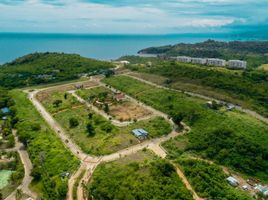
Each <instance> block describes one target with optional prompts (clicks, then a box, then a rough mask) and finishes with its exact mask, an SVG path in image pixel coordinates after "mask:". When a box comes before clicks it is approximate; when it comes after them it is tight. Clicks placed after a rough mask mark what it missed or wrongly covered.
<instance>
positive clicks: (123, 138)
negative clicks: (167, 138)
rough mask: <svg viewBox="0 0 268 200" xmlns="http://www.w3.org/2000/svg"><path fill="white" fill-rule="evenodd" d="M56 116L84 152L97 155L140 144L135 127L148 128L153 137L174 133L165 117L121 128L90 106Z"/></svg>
mask: <svg viewBox="0 0 268 200" xmlns="http://www.w3.org/2000/svg"><path fill="white" fill-rule="evenodd" d="M54 117H55V119H56V120H57V121H58V122H59V123H60V124H61V125H62V126H63V127H64V129H65V130H66V131H67V133H69V134H70V136H71V137H72V138H73V139H74V141H75V142H76V143H77V144H78V145H79V146H80V147H81V148H82V149H83V151H85V152H87V153H90V154H95V155H103V154H110V153H113V152H116V151H118V150H121V149H124V148H127V147H129V146H131V145H134V144H137V143H138V142H139V140H138V139H137V138H135V137H134V136H133V135H132V133H131V131H132V130H133V129H135V128H144V129H145V130H147V131H148V132H149V136H150V137H151V138H153V137H159V136H161V135H165V134H168V133H170V132H171V127H170V124H169V123H168V122H167V121H165V119H163V118H161V117H155V118H152V119H149V120H144V121H140V122H136V123H133V124H131V125H129V126H126V127H122V128H119V127H116V126H114V125H113V124H112V123H111V122H110V121H108V120H106V119H105V118H103V117H102V116H100V115H97V114H94V113H93V111H91V110H89V109H88V108H87V107H79V108H73V109H68V110H66V111H63V112H60V113H58V114H56V115H55V116H54ZM70 118H75V119H76V120H77V121H78V122H79V124H78V125H77V126H76V127H70V123H69V122H70ZM88 124H91V126H92V127H93V129H94V130H93V131H94V134H93V135H89V133H88V129H87V125H88Z"/></svg>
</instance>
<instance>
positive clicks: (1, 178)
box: [0, 170, 13, 190]
mask: <svg viewBox="0 0 268 200" xmlns="http://www.w3.org/2000/svg"><path fill="white" fill-rule="evenodd" d="M12 173H13V171H11V170H0V190H1V189H3V188H4V187H6V186H7V185H8V182H9V179H10V177H11V174H12Z"/></svg>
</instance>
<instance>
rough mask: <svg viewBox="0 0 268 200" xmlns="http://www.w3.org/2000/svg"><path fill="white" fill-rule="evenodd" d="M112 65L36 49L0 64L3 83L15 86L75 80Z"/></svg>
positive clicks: (6, 85) (77, 56)
mask: <svg viewBox="0 0 268 200" xmlns="http://www.w3.org/2000/svg"><path fill="white" fill-rule="evenodd" d="M112 67H113V65H112V64H110V63H108V62H102V61H97V60H93V59H89V58H84V57H81V56H79V55H76V54H63V53H34V54H29V55H26V56H23V57H21V58H18V59H16V60H14V61H12V62H10V63H7V64H4V65H2V66H0V85H1V86H4V87H9V88H14V87H23V86H30V85H36V84H41V83H53V82H59V81H65V80H72V79H76V78H79V77H80V76H81V74H84V73H87V74H88V73H93V72H96V71H99V70H104V69H108V68H112ZM14 80H16V81H14Z"/></svg>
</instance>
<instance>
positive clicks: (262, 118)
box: [121, 72, 268, 124]
mask: <svg viewBox="0 0 268 200" xmlns="http://www.w3.org/2000/svg"><path fill="white" fill-rule="evenodd" d="M121 75H123V76H128V77H130V78H133V79H136V80H139V81H141V82H143V83H146V84H148V85H152V86H154V87H157V88H161V89H165V90H171V91H175V92H180V93H184V94H188V95H190V96H193V97H198V98H200V99H204V100H208V101H216V102H223V103H226V104H228V102H224V101H221V100H218V99H215V98H212V97H209V96H205V95H201V94H197V93H193V92H187V91H182V90H177V89H172V88H167V87H165V86H161V85H158V84H156V83H153V82H150V81H147V80H144V79H142V78H139V77H136V76H134V75H131V72H128V73H125V74H121ZM234 106H235V108H236V109H237V110H239V111H241V112H243V113H246V114H248V115H251V116H253V117H255V118H256V119H258V120H260V121H262V122H265V123H267V124H268V118H267V117H264V116H262V115H260V114H259V113H257V112H255V111H252V110H249V109H245V108H242V107H241V106H238V105H234Z"/></svg>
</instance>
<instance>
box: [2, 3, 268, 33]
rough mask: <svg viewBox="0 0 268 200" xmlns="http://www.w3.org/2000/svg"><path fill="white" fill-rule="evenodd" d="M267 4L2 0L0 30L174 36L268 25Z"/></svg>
mask: <svg viewBox="0 0 268 200" xmlns="http://www.w3.org/2000/svg"><path fill="white" fill-rule="evenodd" d="M267 10H268V0H0V32H38V33H40V32H41V33H92V34H97V33H102V34H114V33H119V34H174V33H200V32H212V33H218V32H219V33H225V32H236V31H254V30H256V29H262V28H267V27H268V12H267Z"/></svg>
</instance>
